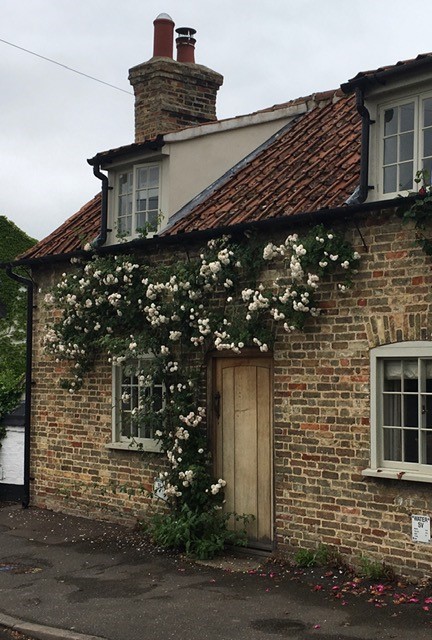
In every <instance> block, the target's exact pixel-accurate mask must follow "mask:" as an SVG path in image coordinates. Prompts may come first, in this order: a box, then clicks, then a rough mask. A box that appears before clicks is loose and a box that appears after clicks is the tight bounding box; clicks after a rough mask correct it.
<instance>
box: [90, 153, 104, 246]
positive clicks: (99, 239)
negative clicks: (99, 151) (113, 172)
mask: <svg viewBox="0 0 432 640" xmlns="http://www.w3.org/2000/svg"><path fill="white" fill-rule="evenodd" d="M87 162H88V163H89V165H91V166H92V167H93V174H94V175H95V176H96V178H99V180H101V181H102V203H101V222H100V232H99V235H98V237H97V238H95V239H94V240H92V241H91V243H90V244H91V246H92V247H93V248H94V249H98V248H99V247H101V246H102V245H104V244H105V242H106V239H107V235H108V190H109V182H108V176H106V175H105V174H104V173H102V171H101V170H100V164H97V163H94V164H93V161H92V160H87Z"/></svg>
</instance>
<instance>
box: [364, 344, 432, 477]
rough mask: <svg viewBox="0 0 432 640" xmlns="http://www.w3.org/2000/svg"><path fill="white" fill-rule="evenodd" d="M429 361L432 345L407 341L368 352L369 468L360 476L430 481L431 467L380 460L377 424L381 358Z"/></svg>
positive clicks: (381, 434) (381, 455)
mask: <svg viewBox="0 0 432 640" xmlns="http://www.w3.org/2000/svg"><path fill="white" fill-rule="evenodd" d="M388 358H395V359H396V360H397V359H413V358H432V342H429V341H408V342H400V343H393V344H387V345H382V346H379V347H375V348H373V349H371V351H370V409H371V416H370V430H371V455H370V467H369V468H367V469H364V470H363V472H362V473H363V475H364V476H371V477H376V478H390V479H396V480H413V481H416V482H432V464H431V465H426V464H422V463H411V462H396V461H391V462H390V461H384V460H383V454H382V449H383V430H382V426H381V423H380V415H381V398H382V395H381V392H382V372H381V368H382V362H383V360H384V359H388Z"/></svg>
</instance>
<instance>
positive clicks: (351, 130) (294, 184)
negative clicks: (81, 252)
mask: <svg viewBox="0 0 432 640" xmlns="http://www.w3.org/2000/svg"><path fill="white" fill-rule="evenodd" d="M303 100H304V101H308V104H309V107H310V105H311V103H313V105H314V106H313V108H312V109H311V110H309V111H308V112H307V113H305V114H304V115H301V116H298V117H297V118H296V119H295V120H294V121H293V122H292V123H291V124H290V125H288V126H287V127H285V129H284V130H283V131H284V132H283V133H281V134H280V135H276V136H275V139H274V140H273V141H272V142H270V143H269V144H267V145H263V148H262V149H261V150H258V152H257V153H254V154H252V156H251V159H250V160H248V161H242V162H240V163H239V164H238V165H237V166H236V167H234V168H233V169H231V170H230V171H229V172H228V173H227V174H226V175H225V176H223V177H222V178H221V179H219V180H218V181H216V183H214V184H213V185H212V186H211V187H210V189H208V190H206V197H205V198H204V199H203V198H201V199H198V201H197V202H195V200H192V201H191V203H189V205H186V207H184V208H183V209H182V210H181V211H180V212H179V213H178V214H177V216H179V217H180V219H178V220H177V221H176V222H175V223H174V224H172V225H171V227H169V228H168V229H167V230H165V232H163V233H162V235H175V234H178V233H187V232H191V231H200V230H206V229H208V230H210V229H216V228H217V227H219V226H230V225H234V224H239V223H246V222H252V221H258V220H265V219H271V218H281V217H283V216H293V215H295V214H297V213H307V212H312V211H317V210H319V209H326V208H331V207H339V206H342V205H343V204H344V202H345V201H346V199H347V198H348V197H349V196H350V195H351V194H352V193H353V191H354V190H355V188H356V186H357V185H358V183H359V171H360V118H359V116H358V113H357V111H356V108H355V104H354V99H353V97H352V96H344V95H343V94H342V93H341V92H340V91H337V92H335V91H332V92H326V93H325V94H318V95H317V96H309V97H308V98H304V99H303ZM207 193H208V194H209V195H208V196H207ZM100 214H101V197H100V195H98V196H95V198H93V200H91V201H90V202H88V203H87V204H86V205H84V206H83V207H82V208H81V209H80V210H79V211H78V212H77V213H76V214H75V215H73V216H72V217H71V218H69V219H68V220H67V221H66V222H65V223H64V224H62V225H61V226H60V227H59V228H58V229H56V230H55V231H54V232H53V233H51V234H50V235H49V236H48V237H47V238H45V239H44V240H42V241H41V242H39V243H38V244H37V245H36V246H35V247H33V248H32V249H30V251H28V252H26V253H25V254H24V255H23V256H21V258H25V259H35V258H42V257H46V256H52V255H58V254H65V253H72V252H74V251H76V250H78V249H80V248H82V247H83V245H84V244H85V243H86V242H88V241H91V240H93V239H94V238H95V237H96V236H97V235H98V233H99V223H100Z"/></svg>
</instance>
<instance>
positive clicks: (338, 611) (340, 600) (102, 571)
mask: <svg viewBox="0 0 432 640" xmlns="http://www.w3.org/2000/svg"><path fill="white" fill-rule="evenodd" d="M429 598H430V602H431V606H430V607H429ZM429 608H430V609H431V611H429ZM5 616H9V618H8V619H9V620H12V621H15V623H18V626H17V627H16V628H17V629H18V630H19V629H21V631H22V632H23V633H24V637H19V636H15V640H24V639H25V638H26V635H25V634H28V635H27V637H31V638H38V639H39V638H44V639H47V638H50V639H51V640H90V638H92V640H94V638H95V637H97V638H106V639H108V640H170V639H171V638H175V639H176V640H271V638H275V639H277V638H289V639H291V640H314V639H315V638H317V639H318V638H319V639H320V640H377V639H379V640H390V639H392V640H411V638H412V639H413V640H431V638H432V592H431V591H430V590H428V589H426V590H425V589H419V588H418V587H415V586H409V585H405V584H403V583H399V584H392V585H387V584H378V585H375V584H372V583H371V584H369V583H368V582H365V581H358V582H355V581H353V579H352V576H349V575H345V574H343V573H342V572H339V571H338V570H333V571H326V570H324V569H315V570H307V571H304V572H302V571H298V570H296V569H295V568H293V567H287V566H286V565H282V564H280V563H277V562H276V561H272V562H263V558H257V557H256V556H239V557H236V556H226V557H225V558H222V559H220V560H217V561H215V562H213V563H212V564H210V565H203V564H197V563H193V562H190V561H189V560H187V559H185V558H182V557H180V556H174V555H171V556H170V555H166V554H164V553H160V551H158V550H156V549H154V548H153V547H151V545H149V544H148V542H146V541H145V539H144V538H142V536H140V535H139V534H137V533H133V532H131V531H128V530H127V529H125V528H122V527H120V526H116V525H112V524H107V523H100V522H93V521H91V520H85V519H83V518H74V517H71V516H65V515H61V514H56V513H52V512H50V511H41V510H38V509H28V510H22V509H21V508H20V507H12V508H10V507H8V508H6V507H3V508H0V627H1V625H2V624H3V625H4V624H5V621H4V620H5ZM20 621H21V622H28V623H29V626H27V627H25V626H22V625H20ZM56 630H57V631H56ZM0 633H3V634H5V633H6V632H5V631H3V632H2V631H1V628H0ZM44 633H45V635H44ZM46 634H48V635H46ZM81 634H83V635H84V636H85V637H84V638H82V639H81ZM1 637H2V636H1V635H0V638H1ZM11 637H12V638H14V636H13V635H12V636H9V637H8V636H7V635H6V636H5V638H6V639H7V640H11Z"/></svg>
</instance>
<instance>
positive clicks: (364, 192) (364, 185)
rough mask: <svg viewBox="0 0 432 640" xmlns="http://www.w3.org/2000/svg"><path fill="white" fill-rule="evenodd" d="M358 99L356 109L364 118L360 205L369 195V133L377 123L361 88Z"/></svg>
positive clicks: (358, 201) (357, 92) (358, 197)
mask: <svg viewBox="0 0 432 640" xmlns="http://www.w3.org/2000/svg"><path fill="white" fill-rule="evenodd" d="M355 97H356V108H357V111H358V113H359V115H360V116H361V118H362V129H361V151H360V185H359V191H358V195H357V198H356V201H357V203H358V204H361V203H363V202H365V200H366V198H367V197H368V193H369V189H370V187H369V184H368V177H369V133H370V125H371V124H373V123H374V122H375V121H374V120H371V118H370V113H369V111H368V110H367V108H366V107H365V104H364V95H363V91H362V90H361V88H360V87H356V90H355Z"/></svg>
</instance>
